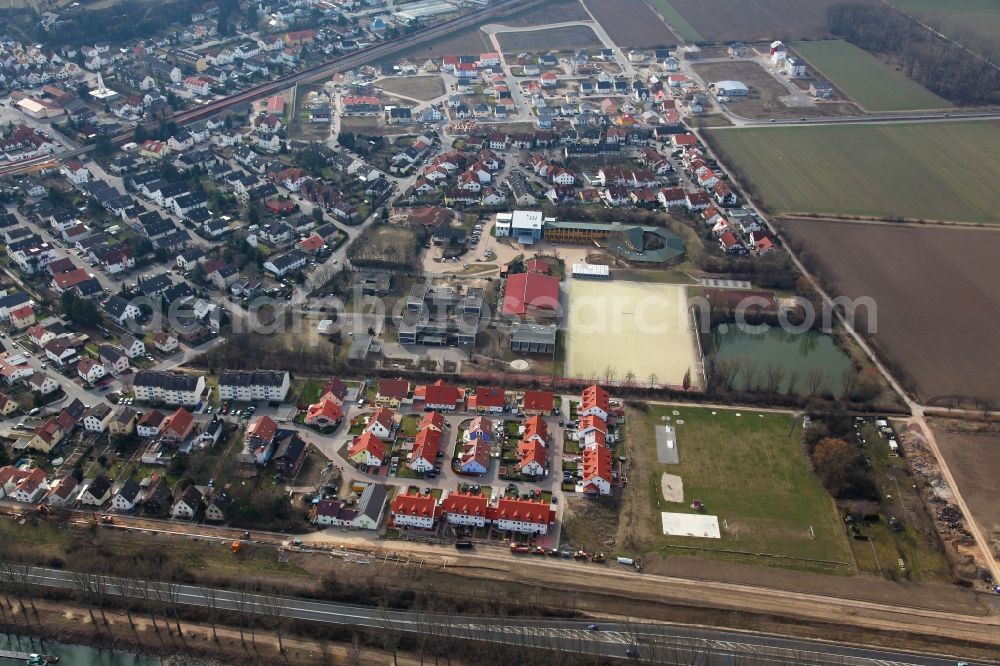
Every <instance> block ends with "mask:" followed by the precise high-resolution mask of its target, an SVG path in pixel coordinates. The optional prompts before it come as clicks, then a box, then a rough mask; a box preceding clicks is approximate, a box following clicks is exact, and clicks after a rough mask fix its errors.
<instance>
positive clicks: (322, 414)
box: [306, 400, 344, 423]
mask: <svg viewBox="0 0 1000 666" xmlns="http://www.w3.org/2000/svg"><path fill="white" fill-rule="evenodd" d="M343 416H344V412H343V410H341V409H340V407H338V406H337V403H335V402H334V401H333V400H320V401H319V402H317V403H315V404H312V405H309V409H308V411H306V423H309V422H311V421H314V420H316V419H317V418H325V419H329V420H331V421H339V420H340V419H341V418H343Z"/></svg>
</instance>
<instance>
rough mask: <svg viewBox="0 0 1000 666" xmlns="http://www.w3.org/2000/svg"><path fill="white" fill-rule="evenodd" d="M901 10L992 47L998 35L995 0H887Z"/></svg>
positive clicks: (998, 14)
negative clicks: (946, 0)
mask: <svg viewBox="0 0 1000 666" xmlns="http://www.w3.org/2000/svg"><path fill="white" fill-rule="evenodd" d="M890 2H891V4H893V5H895V6H896V7H898V8H899V9H901V10H903V11H904V12H906V13H908V14H911V15H913V16H915V17H917V18H919V19H920V20H922V21H924V22H926V23H928V25H932V26H934V27H936V28H937V29H938V30H940V31H941V32H942V33H944V34H946V35H948V36H951V37H967V36H969V35H971V36H972V38H973V39H972V40H970V41H972V42H973V43H972V44H971V45H970V46H971V47H972V48H973V50H976V46H977V44H976V43H975V42H976V41H982V42H986V43H991V42H992V44H993V45H994V46H995V45H996V43H997V36H998V35H1000V2H997V0H949V2H947V3H942V2H940V1H939V0H890Z"/></svg>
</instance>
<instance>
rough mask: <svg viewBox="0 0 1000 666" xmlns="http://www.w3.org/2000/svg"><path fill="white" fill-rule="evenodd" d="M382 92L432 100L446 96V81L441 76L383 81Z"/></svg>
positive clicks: (379, 83)
mask: <svg viewBox="0 0 1000 666" xmlns="http://www.w3.org/2000/svg"><path fill="white" fill-rule="evenodd" d="M378 85H379V86H380V87H381V88H382V90H384V91H386V92H387V93H395V94H397V95H403V96H404V97H412V98H413V99H419V100H421V101H424V102H426V101H428V100H432V99H434V98H436V97H440V96H441V95H443V94H445V92H446V90H445V87H444V79H442V78H441V77H440V76H409V77H396V78H388V79H382V80H380V81H379V82H378Z"/></svg>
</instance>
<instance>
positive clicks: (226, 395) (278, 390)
mask: <svg viewBox="0 0 1000 666" xmlns="http://www.w3.org/2000/svg"><path fill="white" fill-rule="evenodd" d="M289 386H290V381H289V375H288V372H280V371H277V370H229V371H225V372H223V373H222V374H221V375H220V376H219V398H220V399H222V400H238V401H241V402H252V401H254V400H267V401H269V402H280V401H282V400H284V399H285V396H286V395H287V394H288V388H289Z"/></svg>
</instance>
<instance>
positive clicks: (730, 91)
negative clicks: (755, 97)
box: [711, 81, 750, 97]
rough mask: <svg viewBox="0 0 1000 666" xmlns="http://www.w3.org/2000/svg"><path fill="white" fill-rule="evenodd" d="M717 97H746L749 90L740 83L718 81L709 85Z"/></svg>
mask: <svg viewBox="0 0 1000 666" xmlns="http://www.w3.org/2000/svg"><path fill="white" fill-rule="evenodd" d="M711 87H712V88H714V89H715V94H716V95H718V96H719V97H746V96H747V95H749V94H750V89H749V88H747V87H746V84H744V83H741V82H740V81H718V82H716V83H713V84H712V85H711Z"/></svg>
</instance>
